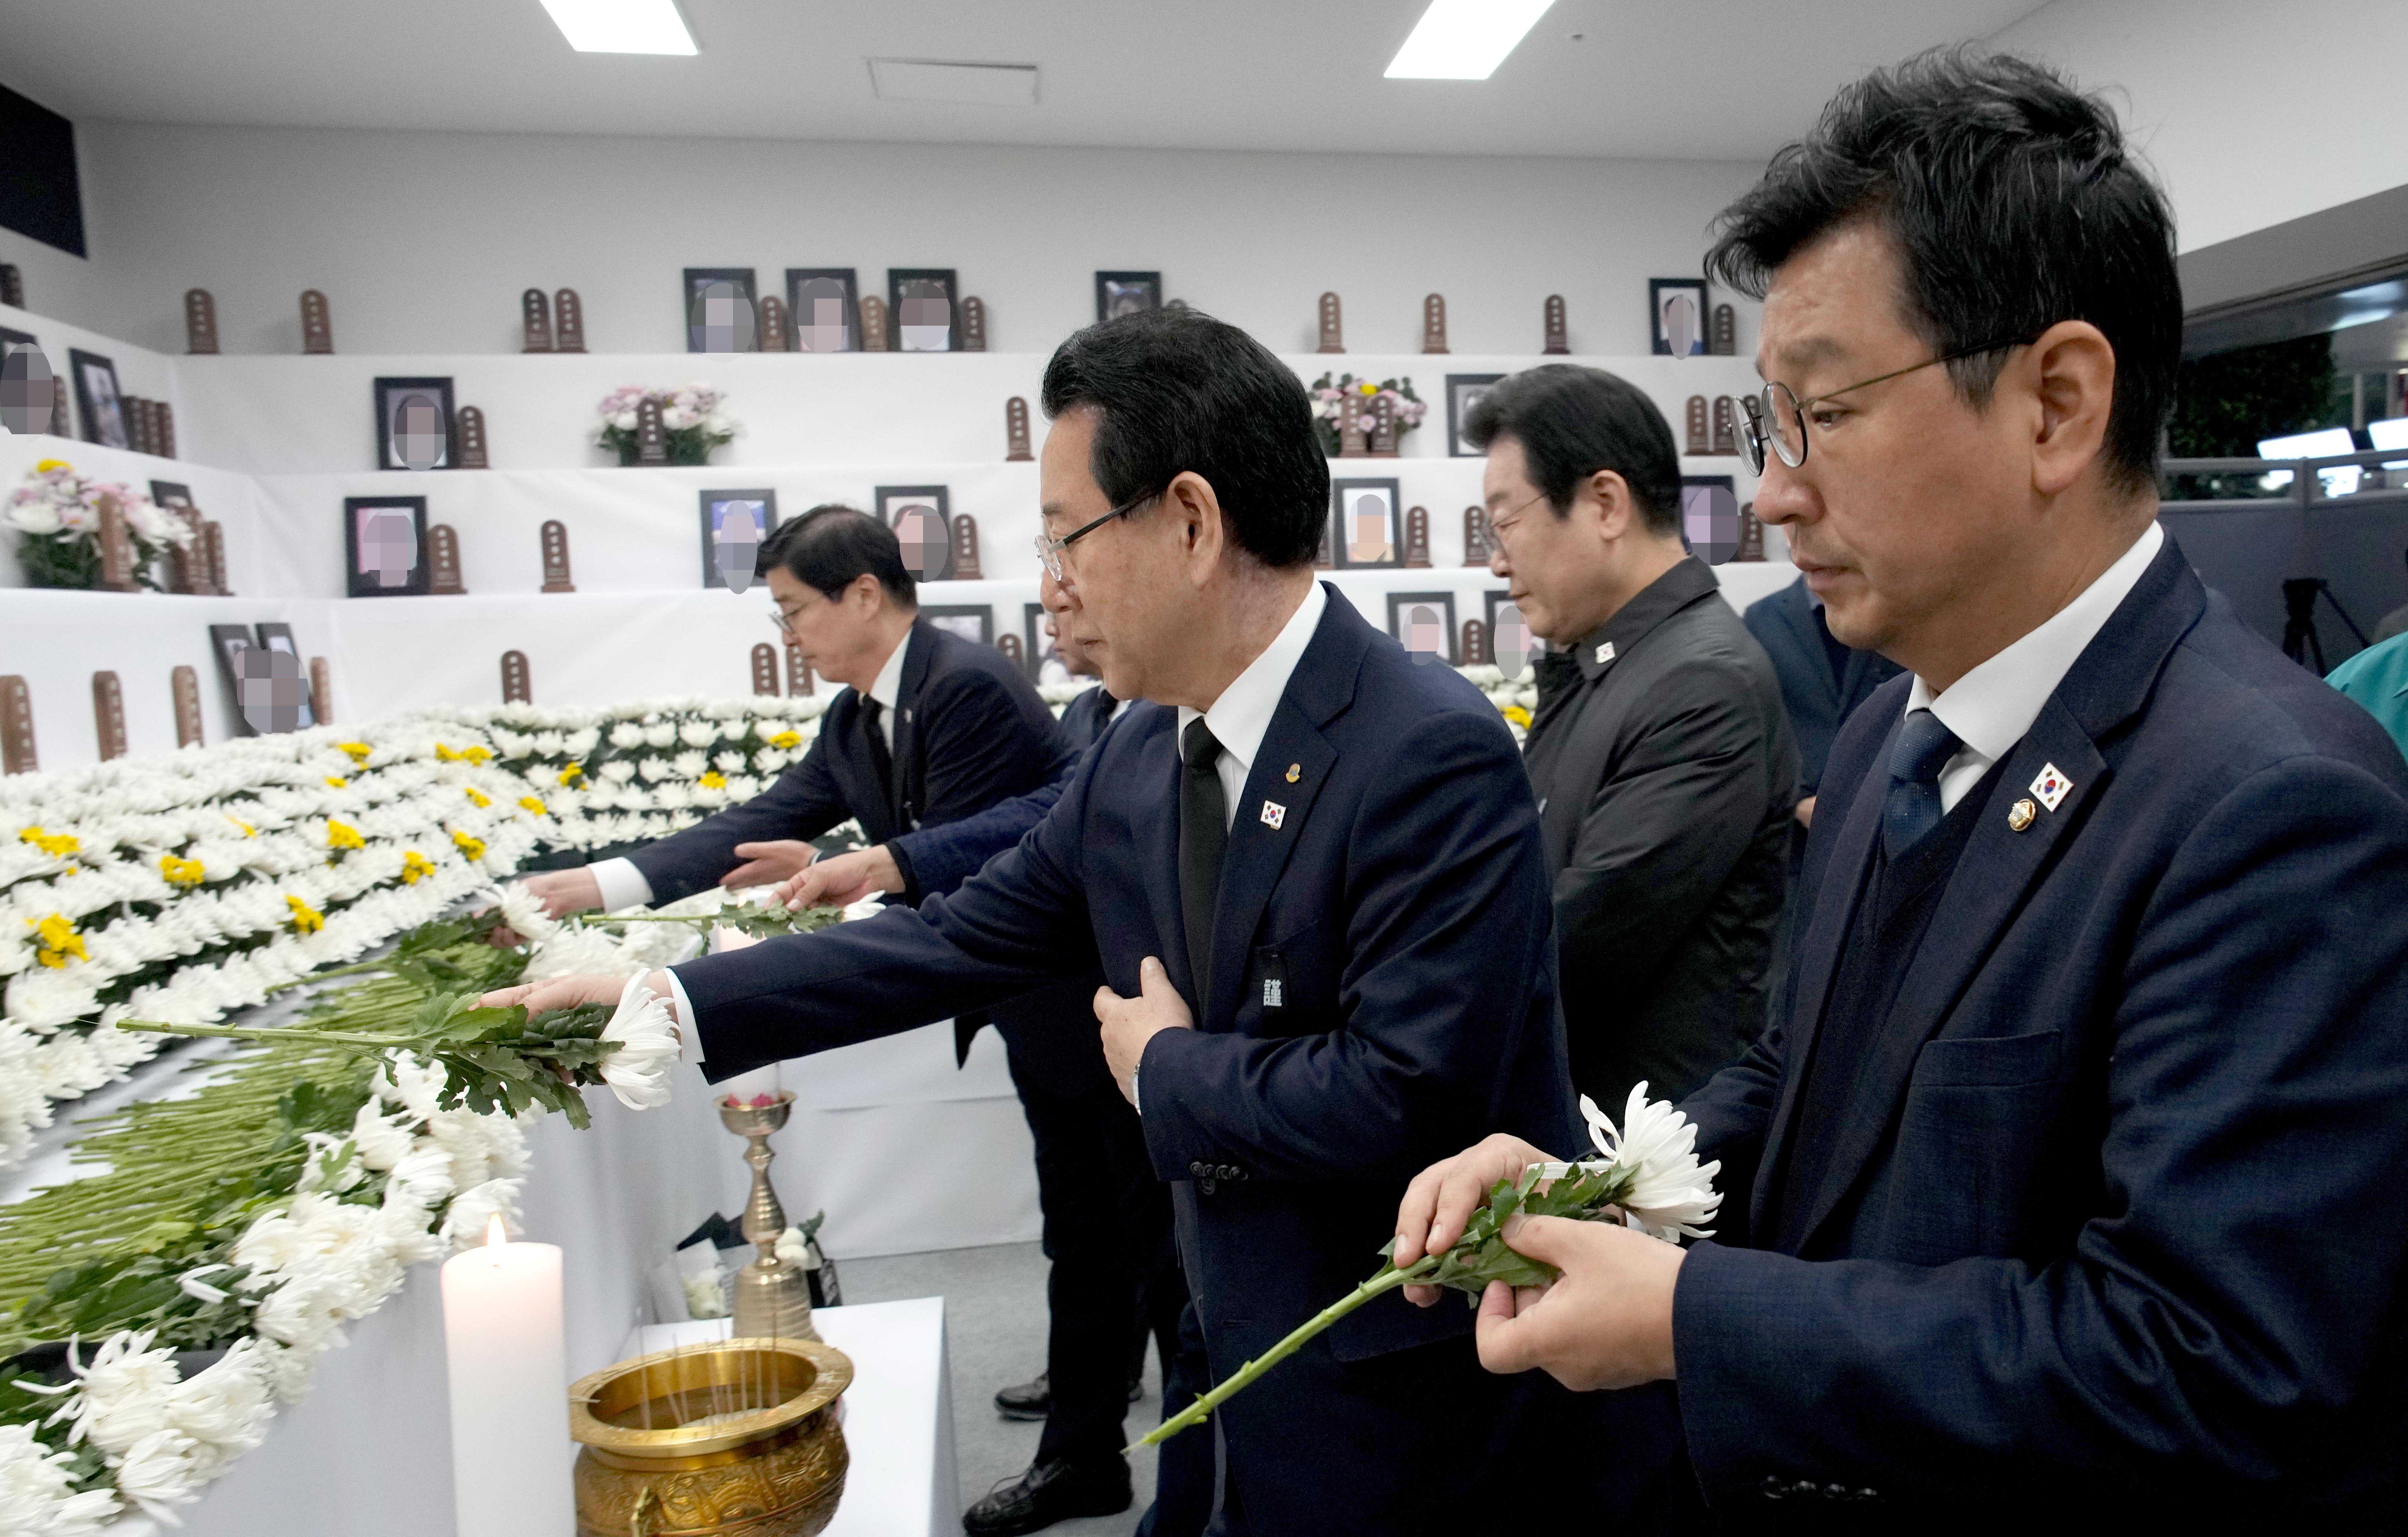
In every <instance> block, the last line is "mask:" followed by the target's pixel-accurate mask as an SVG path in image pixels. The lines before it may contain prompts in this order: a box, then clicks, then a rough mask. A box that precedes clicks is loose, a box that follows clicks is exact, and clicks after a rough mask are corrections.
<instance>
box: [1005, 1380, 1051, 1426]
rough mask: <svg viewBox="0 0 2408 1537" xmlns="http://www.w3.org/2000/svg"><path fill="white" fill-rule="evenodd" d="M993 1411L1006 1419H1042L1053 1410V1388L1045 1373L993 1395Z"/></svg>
mask: <svg viewBox="0 0 2408 1537" xmlns="http://www.w3.org/2000/svg"><path fill="white" fill-rule="evenodd" d="M995 1412H996V1414H999V1415H1001V1416H1003V1417H1004V1418H1006V1419H1043V1418H1044V1417H1045V1416H1047V1415H1049V1414H1051V1413H1053V1412H1054V1388H1053V1384H1052V1382H1051V1381H1050V1380H1049V1379H1048V1377H1047V1375H1046V1373H1042V1372H1039V1373H1037V1377H1036V1380H1034V1381H1032V1382H1024V1383H1022V1384H1021V1385H1020V1386H1019V1387H1017V1388H1005V1389H1003V1391H1001V1392H999V1393H997V1394H996V1395H995Z"/></svg>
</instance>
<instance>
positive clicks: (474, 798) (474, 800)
mask: <svg viewBox="0 0 2408 1537" xmlns="http://www.w3.org/2000/svg"><path fill="white" fill-rule="evenodd" d="M460 788H461V790H464V791H466V793H467V796H468V804H470V805H473V806H480V807H482V806H489V805H492V804H494V798H493V797H492V796H490V795H488V794H486V793H485V792H484V791H483V790H479V789H478V788H477V787H476V786H474V785H462V786H461V787H460Z"/></svg>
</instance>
